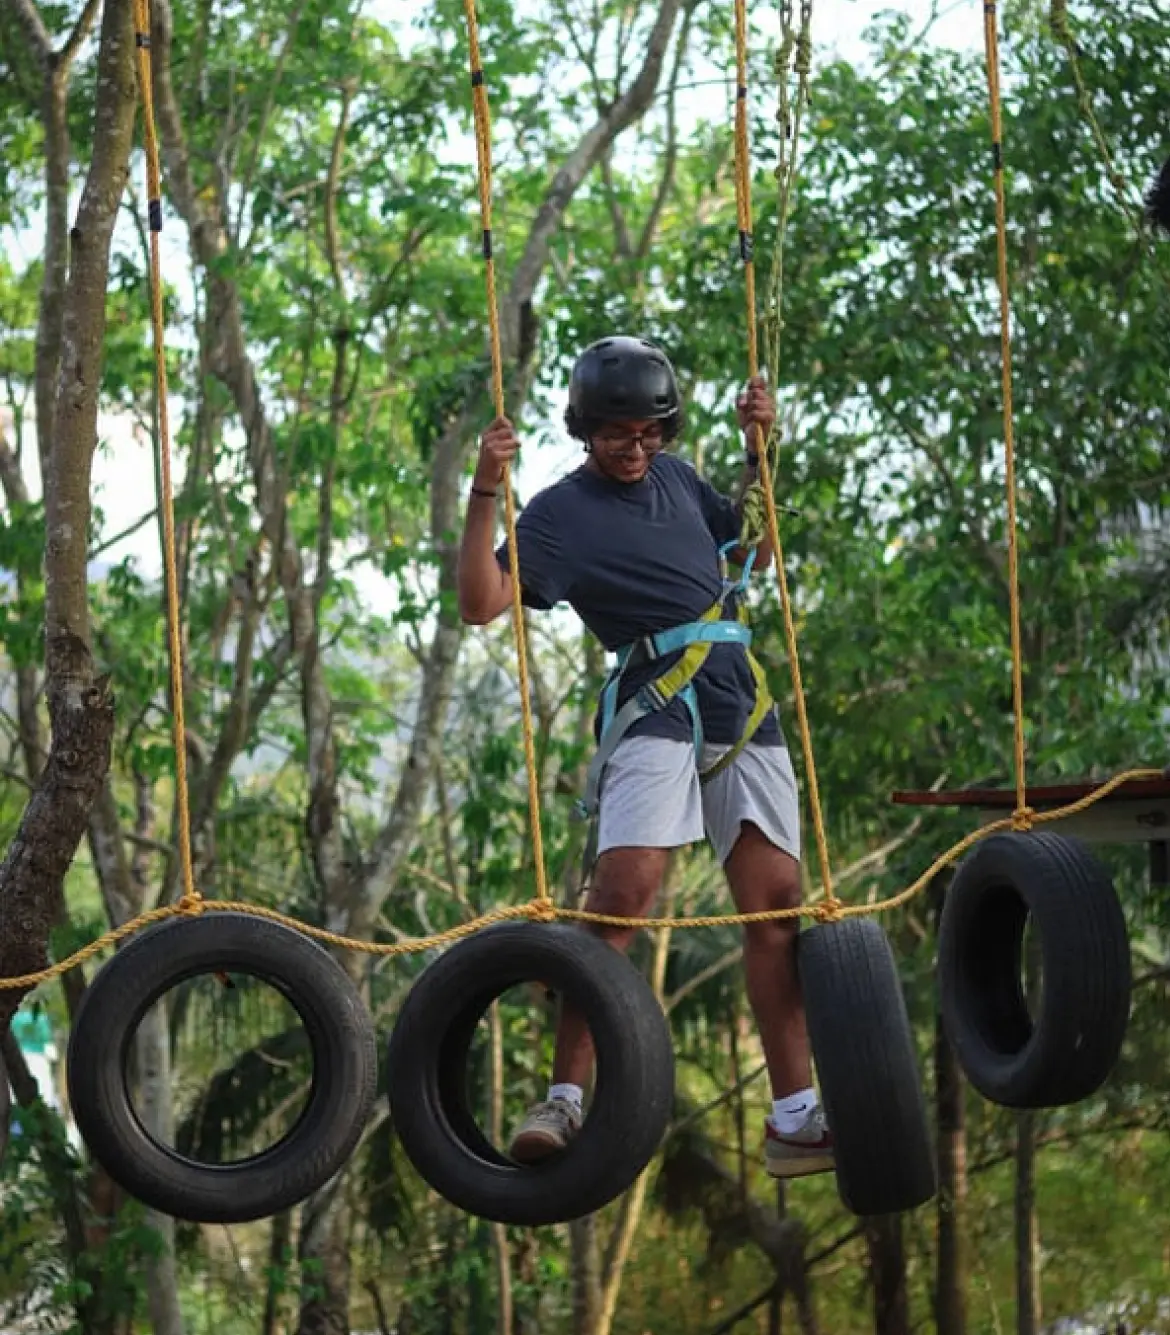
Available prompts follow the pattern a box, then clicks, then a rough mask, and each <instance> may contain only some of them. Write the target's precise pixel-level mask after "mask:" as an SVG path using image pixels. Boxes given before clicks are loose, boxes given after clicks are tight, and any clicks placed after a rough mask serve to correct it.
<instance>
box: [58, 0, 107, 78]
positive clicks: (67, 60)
mask: <svg viewBox="0 0 1170 1335" xmlns="http://www.w3.org/2000/svg"><path fill="white" fill-rule="evenodd" d="M100 6H101V0H85V8H84V9H83V10H82V11H81V13H80V15H78V19H77V22H76V23H75V24H74V25H73V31H72V32H71V33H70V34H69V36H68V37H67V38H66V40H65V45H64V46H63V47H62V48H61V50H60V52H58V55H57V68H58V69H62V68H65V69H68V68H69V66H70V65H72V64H73V61H74V60H75V59H76V57H77V53H78V51H80V50H81V44H82V42H84V41H85V39H86V38H87V37H88V36H89V34H90V31H91V30H92V28H93V24H94V20H95V19H96V18H97V13H98V9H99V8H100Z"/></svg>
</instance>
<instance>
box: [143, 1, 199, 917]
mask: <svg viewBox="0 0 1170 1335" xmlns="http://www.w3.org/2000/svg"><path fill="white" fill-rule="evenodd" d="M134 26H135V28H136V29H137V32H136V34H135V43H136V46H137V50H138V82H139V85H140V88H141V92H142V120H143V137H144V139H145V141H146V198H147V211H148V215H149V222H150V322H151V330H152V334H153V338H154V374H155V386H156V396H157V398H158V431H159V453H160V456H161V459H162V470H161V471H162V496H161V498H160V504H161V505H162V512H163V565H164V566H165V568H166V586H167V641H168V648H169V657H170V668H171V735H172V738H173V740H174V748H175V802H176V805H177V807H178V815H179V864H180V867H181V871H182V879H183V893H182V896H181V897H180V899H179V906H180V908H182V909H183V911H185V912H197V911H198V909H199V904H200V901H201V899H202V895H201V894H200V892H199V890H198V888H197V887H196V885H195V871H194V866H193V861H192V857H191V807H190V801H189V799H188V792H187V745H186V741H187V730H186V727H185V725H184V721H183V640H182V633H181V628H180V624H179V579H178V573H177V562H176V560H175V510H174V498H173V488H172V484H171V432H170V417H169V413H168V408H167V361H166V344H165V329H164V325H163V284H162V259H161V256H160V254H159V236H160V234H161V232H162V174H161V172H160V170H159V156H158V135H157V132H156V130H155V123H154V89H153V86H152V83H151V65H150V10H149V7H148V0H134Z"/></svg>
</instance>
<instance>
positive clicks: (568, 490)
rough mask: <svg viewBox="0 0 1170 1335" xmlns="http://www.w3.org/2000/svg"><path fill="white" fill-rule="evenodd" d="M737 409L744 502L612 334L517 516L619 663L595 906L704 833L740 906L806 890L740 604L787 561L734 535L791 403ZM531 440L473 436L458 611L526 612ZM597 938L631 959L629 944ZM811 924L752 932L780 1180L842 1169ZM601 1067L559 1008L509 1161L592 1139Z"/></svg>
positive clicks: (502, 426) (774, 733)
mask: <svg viewBox="0 0 1170 1335" xmlns="http://www.w3.org/2000/svg"><path fill="white" fill-rule="evenodd" d="M737 414H738V418H739V425H740V427H741V429H742V430H743V432H744V437H745V441H746V443H747V454H746V458H745V466H744V473H743V477H742V481H741V484H740V489H739V495H740V500H732V499H729V498H728V497H726V496H723V495H721V494H720V493H719V492H717V491H716V490H715V489H714V488H713V487H711V486H710V485H709V484H708V483H707V482H705V481H703V479H701V478H700V477H699V476H698V475H697V473H696V472H695V470H694V469H693V468H692V467H691V466H690V465H689V464H688V463H685V462H684V461H682V460H681V459H678V458H677V457H675V456H674V455H673V454H671V453H669V452H668V451H667V449H666V446H668V445H669V444H670V442H671V441H673V440H674V439H675V438H676V437H677V436H678V434H679V431H680V429H681V427H682V414H681V405H680V396H679V390H678V384H677V381H676V379H675V374H674V369H673V367H672V366H671V364H670V362H669V361H668V360H667V358H666V357H665V356H664V355H663V353H662V352H661V351H660V350H659V349H658V348H657V347H655V346H654V345H653V344H652V343H649V342H647V341H646V340H644V339H641V338H630V337H612V338H604V339H601V340H600V341H599V342H597V343H594V344H592V345H591V346H590V347H588V348H586V350H585V351H584V352H583V353H582V354H581V356H580V357H579V358H578V360H577V362H576V364H575V365H574V367H573V372H572V377H571V381H570V385H569V406H568V408H567V410H566V413H565V424H566V426H567V428H568V431H569V434H570V435H571V436H573V437H574V438H575V439H577V440H580V441H582V442H583V443H584V447H585V453H586V455H587V456H588V457H587V459H586V461H585V462H584V464H582V465H581V466H580V467H579V468H577V469H576V470H575V471H574V472H572V473H570V474H569V475H568V476H567V477H565V478H563V479H561V481H559V482H557V483H555V484H554V485H552V486H550V487H547V488H545V489H544V490H543V491H541V492H539V493H538V494H537V495H536V496H534V497H533V498H532V500H531V501H530V502H529V504H528V505H527V506H526V508H525V509H524V510H523V512H522V513H521V515H520V518H519V520H518V522H517V525H516V540H517V551H518V555H519V563H520V582H521V588H522V591H523V600H524V603H525V605H526V606H528V607H532V608H539V609H548V608H551V607H553V606H554V605H555V604H556V603H559V602H562V601H564V602H567V603H569V604H570V605H571V606H572V608H573V609H574V611H575V612H576V613H577V615H578V616H579V617H580V618H581V620H582V621H583V622H584V624H585V625H586V626H587V627H588V628H589V630H590V631H592V632H593V634H594V635H596V636H597V638H598V639H599V640H600V641H601V643H602V644H603V645H604V646H605V648H606V649H607V650H609V651H610V652H612V653H615V654H616V655H617V665H616V667H615V668H614V670H613V671H612V672H611V674H610V676H609V679H608V680H607V682H606V684H605V687H604V689H603V691H602V696H601V704H600V708H599V710H598V717H597V722H596V732H597V736H598V750H597V754H596V755H595V757H594V760H593V764H592V766H591V768H590V772H589V777H588V780H587V782H586V792H585V797H584V799H583V803H582V805H583V808H584V811H585V813H586V814H587V815H589V816H590V817H592V818H593V819H594V822H595V823H594V830H593V834H592V836H591V840H590V843H591V848H590V851H589V853H588V854H587V869H588V864H589V863H590V862H591V860H592V858H593V857H594V856H596V863H595V864H594V865H593V867H592V878H591V885H590V890H589V896H588V899H587V901H586V908H587V909H588V910H590V911H591V912H596V913H603V914H611V915H615V916H619V917H630V918H641V917H645V916H646V914H647V913H648V911H649V909H650V907H651V905H652V903H653V901H654V899H655V897H656V896H657V894H658V892H659V889H660V887H661V884H662V881H663V877H664V875H665V872H666V867H667V860H668V857H669V850H670V849H672V848H677V847H680V846H682V845H685V844H690V843H694V842H696V841H698V840H699V839H702V838H703V837H704V835H706V837H707V838H708V839H709V840H710V842H711V845H712V847H713V849H714V851H715V854H716V856H717V857H718V859H719V862H720V864H721V866H722V867H723V869H724V873H725V875H726V877H727V882H728V885H729V887H730V889H731V894H732V896H733V898H734V900H735V904H736V908H737V910H738V911H739V912H740V913H755V912H761V911H767V910H773V909H781V908H790V907H794V906H796V905H797V904H798V903H799V901H800V870H799V857H800V808H799V801H798V797H797V790H796V779H795V776H794V774H793V769H792V762H791V759H790V757H789V754H788V747H787V744H786V742H785V739H784V735H783V733H782V731H781V729H780V726H779V723H778V721H777V719H776V716H775V710H774V706H773V703H772V700H771V698H770V696H769V694H768V690H767V685H766V682H765V680H764V674H763V672H762V670H761V668H760V666H759V664H758V663H757V662H756V660H755V658H754V657H753V656H752V654H751V652H750V649H749V645H750V641H751V632H750V630H749V629H748V627H747V625H746V624H745V622H744V613H743V609H742V606H741V600H740V595H741V594H742V592H743V589H744V586H745V585H746V582H747V576H748V574H749V573H750V570H751V568H752V565H753V558H754V564H755V566H756V568H761V567H766V566H767V565H768V564H769V563H770V561H771V559H772V551H771V546H770V544H769V543H768V541H767V539H765V540H764V542H763V543H762V544H761V545H760V546H759V547H758V548H757V549H756V550H755V551H754V552H752V551H748V550H745V549H744V547H743V546H742V545H741V544H740V535H741V530H742V523H743V514H742V509H743V506H742V496H743V493H744V491H745V490H746V488H747V487H748V486H749V485H750V484H751V483H752V482H754V481H755V475H756V469H757V467H758V462H759V461H758V456H757V455H755V454H754V453H753V450H754V449H755V442H756V441H758V440H759V439H765V440H766V439H767V438H768V434H769V431H770V430H771V427H772V424H773V421H774V419H775V415H776V410H775V404H774V402H773V400H772V397H771V395H770V394H769V393H768V391H767V389H766V388H765V386H764V383H763V380H762V378H761V377H756V378H755V379H753V380H752V381H751V382H750V383H749V385H748V387H747V390H746V392H745V393H744V394H743V395H741V397H740V399H739V401H738V404H737ZM757 427H758V428H759V429H760V432H761V435H757V434H756V428H757ZM518 449H519V441H518V439H517V437H516V434H515V431H514V430H513V427H512V424H511V422H510V421H509V420H508V419H507V418H505V417H500V418H497V419H496V420H495V421H494V422H493V423H492V424H491V426H490V427H489V428H488V429H487V431H485V432H484V434H483V436H482V438H481V441H480V448H479V458H478V462H477V466H476V470H475V478H474V481H473V483H472V487H471V497H470V501H469V504H468V510H467V518H466V522H465V526H464V531H463V542H462V548H461V551H460V557H459V606H460V612H461V614H462V617H463V619H464V621H466V622H468V623H470V624H473V625H486V624H487V623H488V622H490V621H492V620H494V619H495V618H496V617H498V616H500V615H501V614H502V613H504V612H505V611H507V610H508V608H509V607H510V606H511V603H512V590H511V579H510V574H509V559H508V549H507V545H506V544H504V545H502V546H500V547H499V548H498V549H497V548H496V546H495V513H496V511H495V505H494V498H495V496H496V493H497V490H498V489H499V486H500V484H501V482H502V481H503V479H504V476H505V468H506V466H507V464H508V462H509V461H510V460H511V459H512V458H513V457H514V456H515V454H516V452H517V450H518ZM729 563H730V564H733V565H736V566H739V567H741V568H742V570H743V574H742V577H741V578H739V579H735V580H732V579H729V578H728V565H729ZM593 930H596V931H598V932H599V933H600V934H601V935H602V936H603V937H604V938H605V939H606V940H607V941H608V942H609V943H610V944H611V945H613V946H614V947H615V948H616V949H619V950H625V949H627V948H628V946H629V944H630V941H631V940H632V938H633V935H634V933H633V931H632V930H630V929H626V928H620V927H594V928H593ZM796 932H797V921H796V920H793V919H789V920H786V921H785V920H781V921H771V922H760V923H750V924H747V925H746V927H745V930H744V973H745V979H746V984H747V994H748V1000H749V1002H750V1003H751V1007H752V1011H753V1013H754V1014H755V1018H756V1023H757V1025H758V1027H759V1034H760V1040H761V1043H762V1045H763V1049H764V1055H765V1058H766V1060H767V1066H768V1073H769V1075H770V1077H771V1082H772V1096H773V1107H772V1113H771V1115H770V1116H769V1117H768V1118H767V1121H766V1124H765V1159H766V1165H767V1170H768V1172H769V1173H770V1174H772V1175H773V1176H774V1177H796V1176H800V1175H803V1174H807V1173H818V1172H824V1171H827V1170H829V1169H831V1168H832V1167H833V1150H832V1141H831V1139H830V1135H829V1132H828V1129H827V1128H826V1126H825V1122H824V1117H823V1115H822V1113H821V1110H820V1107H819V1105H818V1101H817V1096H816V1092H815V1090H814V1089H813V1085H812V1068H811V1062H810V1055H809V1042H808V1034H807V1031H806V1027H805V1017H804V1006H803V1002H802V999H801V993H800V985H799V981H798V978H797V972H796V950H795V946H796ZM592 1065H593V1048H592V1041H591V1039H590V1035H589V1031H588V1029H587V1028H586V1027H585V1024H584V1021H583V1019H582V1017H581V1016H580V1015H578V1014H576V1013H575V1012H574V1011H573V1010H572V1009H571V1008H569V1007H567V1006H566V1007H564V1008H563V1009H562V1013H561V1016H560V1022H559V1027H558V1031H557V1042H556V1057H555V1060H554V1064H553V1077H552V1084H551V1087H550V1089H549V1091H548V1098H547V1100H546V1101H545V1102H543V1103H540V1104H537V1105H536V1106H535V1107H534V1108H533V1109H532V1110H531V1111H530V1112H529V1114H528V1116H527V1117H526V1118H525V1120H524V1122H523V1123H522V1125H521V1126H520V1127H519V1129H518V1130H517V1132H516V1134H515V1135H514V1137H513V1139H512V1142H511V1146H510V1148H509V1153H510V1154H511V1156H512V1157H513V1158H514V1159H515V1160H517V1161H518V1162H521V1163H533V1162H536V1161H537V1160H539V1159H542V1158H544V1157H546V1156H547V1155H549V1154H552V1153H555V1152H557V1151H558V1150H561V1149H563V1148H564V1147H565V1146H566V1145H567V1144H568V1142H569V1141H570V1140H571V1138H572V1137H573V1136H574V1135H575V1134H576V1133H577V1131H578V1130H579V1128H580V1126H581V1122H582V1119H583V1116H584V1114H583V1100H584V1087H585V1085H586V1083H587V1081H588V1079H589V1076H590V1072H591V1069H592Z"/></svg>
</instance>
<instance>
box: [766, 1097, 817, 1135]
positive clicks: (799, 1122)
mask: <svg viewBox="0 0 1170 1335" xmlns="http://www.w3.org/2000/svg"><path fill="white" fill-rule="evenodd" d="M816 1106H817V1092H816V1090H815V1089H812V1088H809V1089H798V1090H797V1091H796V1093H795V1094H789V1095H787V1096H786V1097H785V1098H782V1099H773V1100H772V1125H773V1126H774V1127H775V1128H776V1130H777V1131H779V1132H781V1134H783V1135H786V1136H790V1135H791V1134H792V1133H793V1132H794V1131H799V1130H800V1128H801V1127H802V1126H803V1125H804V1124H805V1122H806V1121H807V1120H808V1115H809V1113H811V1112H812V1110H813V1109H814V1108H815V1107H816Z"/></svg>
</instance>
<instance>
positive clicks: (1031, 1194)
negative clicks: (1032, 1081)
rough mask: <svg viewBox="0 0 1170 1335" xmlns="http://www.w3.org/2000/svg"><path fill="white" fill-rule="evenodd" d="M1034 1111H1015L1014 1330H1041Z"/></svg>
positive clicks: (1024, 1334)
mask: <svg viewBox="0 0 1170 1335" xmlns="http://www.w3.org/2000/svg"><path fill="white" fill-rule="evenodd" d="M1035 1174H1036V1124H1035V1114H1034V1113H1031V1112H1020V1113H1017V1115H1016V1207H1015V1234H1016V1332H1017V1335H1038V1332H1039V1330H1040V1320H1041V1310H1040V1221H1039V1219H1038V1218H1037V1216H1036V1176H1035Z"/></svg>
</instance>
